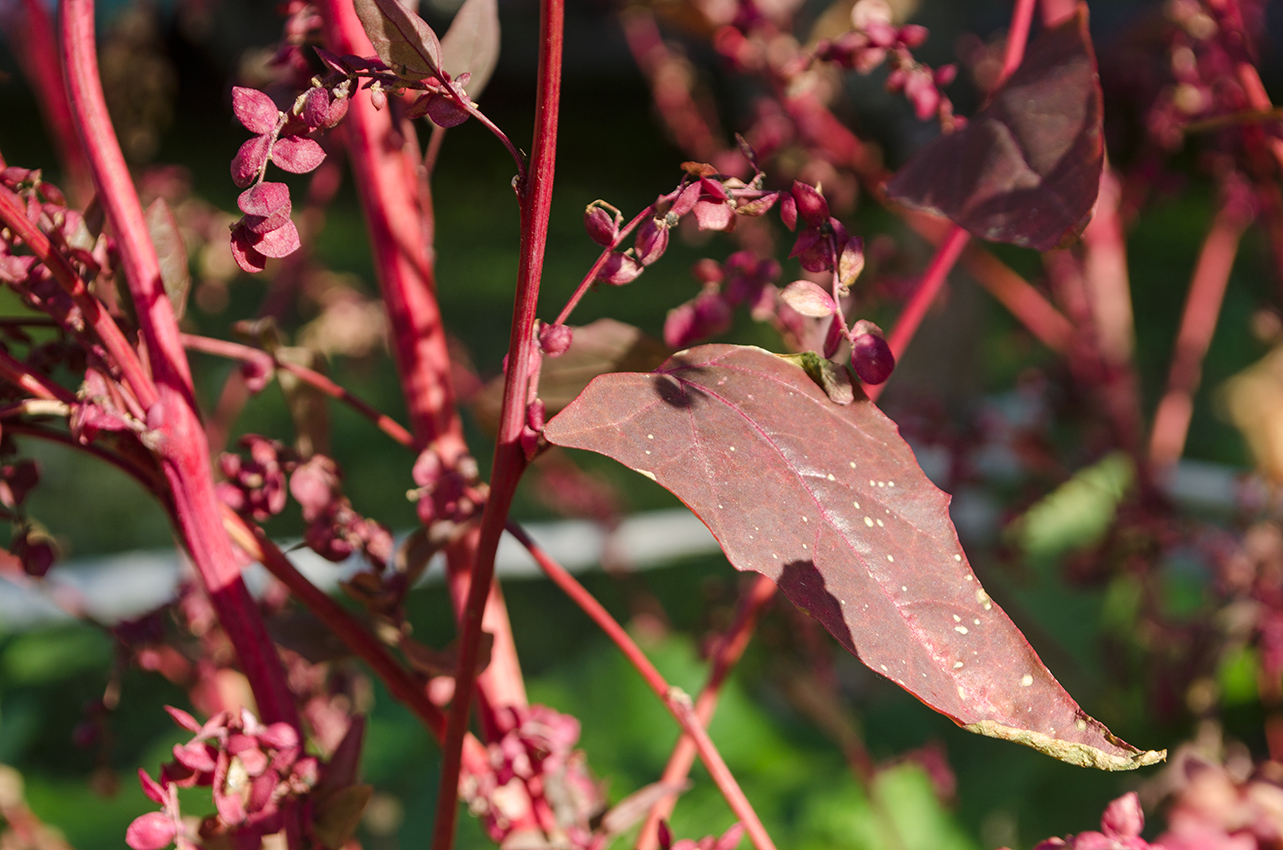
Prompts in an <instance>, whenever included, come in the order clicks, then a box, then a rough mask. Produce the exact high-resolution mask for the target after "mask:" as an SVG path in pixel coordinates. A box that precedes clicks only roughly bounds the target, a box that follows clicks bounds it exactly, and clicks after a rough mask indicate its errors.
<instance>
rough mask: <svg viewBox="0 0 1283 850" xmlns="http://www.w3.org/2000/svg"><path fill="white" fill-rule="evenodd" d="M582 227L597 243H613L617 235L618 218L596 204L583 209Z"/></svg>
mask: <svg viewBox="0 0 1283 850" xmlns="http://www.w3.org/2000/svg"><path fill="white" fill-rule="evenodd" d="M584 229H585V230H587V231H588V235H589V236H590V237H591V238H592V241H594V242H596V243H597V244H598V245H613V244H614V243H615V239H616V237H618V236H619V219H618V218H617V217H616V216H613V215H611V214H610V213H609V212H607V211H606V210H604V209H602V208H601V207H599V206H597V205H596V204H589V205H588V207H587V208H586V209H585V210H584Z"/></svg>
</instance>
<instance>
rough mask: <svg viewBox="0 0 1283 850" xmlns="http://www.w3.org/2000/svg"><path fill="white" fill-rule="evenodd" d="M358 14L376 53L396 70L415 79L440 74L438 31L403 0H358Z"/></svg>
mask: <svg viewBox="0 0 1283 850" xmlns="http://www.w3.org/2000/svg"><path fill="white" fill-rule="evenodd" d="M416 5H417V4H416ZM356 14H357V17H359V18H360V19H361V26H362V27H364V28H365V34H366V35H368V36H369V37H370V42H371V43H372V44H373V45H374V52H375V53H377V54H379V58H380V59H382V60H383V62H384V63H385V64H386V65H387V66H388V67H389V68H391V69H392V70H393V71H394V72H395V73H397V74H399V75H401V76H404V77H408V78H412V79H416V80H421V79H423V78H424V77H440V76H441V42H440V41H438V40H437V34H436V33H435V32H433V31H432V27H430V26H428V25H427V23H426V22H425V21H424V20H423V18H420V17H419V16H418V15H417V14H415V13H414V12H413V11H411V10H410V9H409V8H407V7H406V6H404V5H402V3H401V2H400V0H356Z"/></svg>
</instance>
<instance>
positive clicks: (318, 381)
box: [182, 334, 414, 449]
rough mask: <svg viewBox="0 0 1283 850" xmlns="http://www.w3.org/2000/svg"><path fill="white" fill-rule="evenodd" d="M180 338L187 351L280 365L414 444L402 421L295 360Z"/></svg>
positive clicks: (192, 337) (216, 342)
mask: <svg viewBox="0 0 1283 850" xmlns="http://www.w3.org/2000/svg"><path fill="white" fill-rule="evenodd" d="M182 340H183V345H184V346H185V347H186V348H187V349H188V350H189V351H201V352H204V353H205V354H213V355H216V356H218V357H227V358H231V359H233V360H240V361H242V362H245V363H255V364H258V365H259V366H265V367H270V368H273V369H282V370H284V371H286V372H289V373H290V374H291V375H293V376H294V377H296V378H298V379H299V380H300V381H302V382H303V383H305V384H307V385H308V386H310V387H312V388H313V389H315V390H317V391H318V392H321V393H324V394H325V395H327V396H329V397H330V398H332V399H335V400H336V401H341V402H343V403H344V404H346V405H347V406H348V407H350V408H352V409H353V410H355V411H356V412H357V413H360V414H361V415H362V416H364V417H365V418H366V419H369V420H370V421H371V422H373V423H374V424H375V425H377V426H378V427H379V430H381V431H382V432H383V433H385V434H387V435H388V436H389V437H391V438H392V439H393V440H396V441H397V442H398V443H400V444H401V445H402V446H404V447H405V448H407V449H413V448H414V437H413V435H411V434H410V432H409V431H407V430H406V428H405V426H404V425H402V424H401V423H400V422H397V421H396V420H395V419H393V418H392V417H391V416H388V415H387V414H386V413H381V412H379V411H378V410H377V409H376V408H374V407H373V406H371V405H370V404H369V403H367V402H365V401H362V400H361V399H359V398H357V397H356V396H355V395H353V394H352V393H351V392H349V391H348V390H346V389H344V388H343V387H341V386H339V385H338V384H336V383H334V382H333V381H331V380H330V379H329V378H327V377H325V376H324V375H322V374H321V373H320V372H317V371H316V370H314V369H309V368H307V367H306V366H300V365H299V364H297V363H290V362H289V361H286V360H279V359H277V358H275V357H273V356H272V355H271V354H269V353H267V352H266V351H261V350H259V349H257V348H251V347H250V346H248V345H242V344H241V343H239V342H231V341H230V340H225V339H213V338H211V337H207V336H197V335H195V334H183V335H182Z"/></svg>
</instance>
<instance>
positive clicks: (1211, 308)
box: [1149, 199, 1250, 472]
mask: <svg viewBox="0 0 1283 850" xmlns="http://www.w3.org/2000/svg"><path fill="white" fill-rule="evenodd" d="M1244 207H1245V204H1243V203H1242V202H1241V201H1239V200H1238V199H1230V200H1227V201H1226V203H1224V204H1223V205H1222V206H1221V208H1220V210H1218V211H1217V213H1216V217H1215V218H1214V219H1213V220H1212V226H1211V228H1210V229H1209V230H1208V233H1207V237H1206V238H1205V239H1204V240H1203V247H1202V249H1201V250H1200V251H1199V255H1198V262H1197V264H1196V265H1195V266H1194V275H1193V277H1192V278H1191V280H1190V285H1189V295H1187V296H1186V299H1185V312H1184V314H1183V315H1182V316H1181V326H1180V330H1179V331H1178V332H1177V335H1176V350H1175V352H1174V353H1173V355H1172V365H1171V371H1170V372H1169V373H1168V376H1167V392H1166V393H1165V394H1164V395H1163V398H1162V401H1160V402H1159V403H1158V409H1157V410H1156V411H1155V413H1154V427H1153V430H1152V431H1151V433H1150V440H1149V460H1150V463H1151V464H1152V465H1153V467H1154V470H1155V471H1157V472H1161V471H1162V470H1165V469H1167V468H1169V467H1171V465H1172V464H1174V463H1175V462H1176V461H1177V460H1179V459H1180V456H1181V452H1182V451H1183V450H1184V448H1185V438H1186V436H1187V435H1188V434H1189V423H1190V419H1191V418H1192V417H1193V414H1194V392H1195V390H1197V389H1198V384H1199V378H1200V375H1201V372H1202V365H1203V358H1204V356H1205V355H1206V354H1207V348H1208V346H1209V345H1211V342H1212V334H1213V333H1214V332H1215V331H1216V320H1217V319H1218V318H1219V317H1220V315H1221V304H1222V302H1223V301H1224V298H1225V288H1226V285H1227V284H1228V283H1229V279H1230V271H1231V270H1232V269H1233V268H1234V258H1235V256H1236V255H1237V253H1238V245H1239V240H1240V239H1241V238H1242V236H1243V231H1244V230H1245V229H1246V227H1247V225H1248V222H1249V220H1250V216H1249V215H1248V214H1247V212H1246V210H1245V209H1244Z"/></svg>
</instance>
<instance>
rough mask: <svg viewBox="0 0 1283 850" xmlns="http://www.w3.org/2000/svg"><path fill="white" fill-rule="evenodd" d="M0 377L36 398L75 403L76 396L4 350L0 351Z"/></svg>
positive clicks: (69, 403)
mask: <svg viewBox="0 0 1283 850" xmlns="http://www.w3.org/2000/svg"><path fill="white" fill-rule="evenodd" d="M0 379H3V380H6V381H8V382H9V383H11V384H13V385H14V386H17V387H19V388H21V389H22V391H23V392H26V393H29V394H31V395H33V396H35V397H36V398H43V399H49V400H56V401H61V402H63V403H64V404H68V405H71V404H75V403H76V397H75V396H74V395H72V394H71V393H70V392H68V391H67V390H66V389H64V388H63V387H60V386H58V385H57V384H55V383H54V382H53V381H51V380H49V378H47V377H45V376H44V375H42V374H40V373H39V372H35V371H33V370H32V369H31V368H30V367H29V366H27V364H25V363H22V362H20V361H18V360H16V359H14V358H13V357H12V356H10V355H9V354H8V353H7V352H5V351H0Z"/></svg>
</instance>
